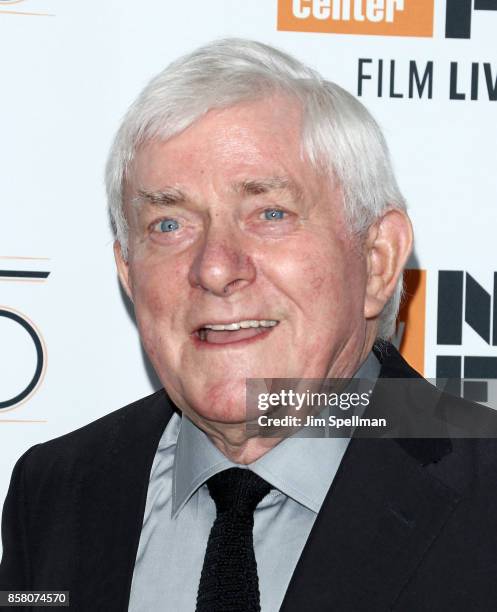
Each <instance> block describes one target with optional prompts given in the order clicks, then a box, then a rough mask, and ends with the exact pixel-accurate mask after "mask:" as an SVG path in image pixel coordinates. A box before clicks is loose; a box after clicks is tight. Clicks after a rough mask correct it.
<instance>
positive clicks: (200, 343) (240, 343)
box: [192, 325, 278, 350]
mask: <svg viewBox="0 0 497 612" xmlns="http://www.w3.org/2000/svg"><path fill="white" fill-rule="evenodd" d="M275 327H278V326H277V325H275V326H274V327H266V328H262V330H261V331H260V332H259V333H258V334H257V335H255V336H252V337H251V338H245V339H243V340H237V341H235V342H223V343H222V344H221V343H215V342H207V341H206V340H200V338H199V337H198V335H197V334H196V333H194V334H192V338H193V343H194V344H195V347H196V348H199V349H208V350H215V349H218V350H219V349H224V348H243V347H245V346H248V345H249V344H254V343H255V342H259V341H260V340H264V338H267V337H268V335H269V334H270V333H271V332H272V331H273V330H274V329H275Z"/></svg>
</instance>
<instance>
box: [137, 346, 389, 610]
mask: <svg viewBox="0 0 497 612" xmlns="http://www.w3.org/2000/svg"><path fill="white" fill-rule="evenodd" d="M379 369H380V364H379V362H378V360H377V359H376V357H375V356H374V354H373V353H370V355H369V356H368V358H367V359H366V361H365V362H364V363H363V365H362V366H361V368H360V369H359V370H358V371H357V372H356V374H355V377H359V378H367V379H369V380H370V381H375V380H376V379H377V377H378V373H379ZM301 433H302V432H300V433H297V434H295V435H293V436H292V437H290V438H287V439H286V440H283V441H282V442H280V443H279V444H278V445H276V446H275V447H274V448H272V449H271V450H270V451H268V452H267V453H266V454H265V455H263V456H262V457H261V458H260V459H258V460H257V461H255V462H254V463H251V464H249V465H247V466H240V465H237V464H234V463H232V462H231V461H230V460H229V459H228V458H227V457H225V456H224V455H223V454H222V453H221V452H220V451H219V450H218V449H217V448H216V447H215V446H214V444H213V443H212V442H211V441H210V439H209V438H208V437H207V435H206V434H205V433H204V432H203V431H201V430H200V429H199V428H197V427H196V426H195V425H194V424H193V423H192V422H191V421H190V420H189V419H188V418H186V417H184V416H183V417H180V416H179V415H177V414H174V415H173V417H172V418H171V420H170V421H169V423H168V425H167V427H166V428H165V430H164V433H163V435H162V437H161V439H160V442H159V445H158V448H157V452H156V454H155V458H154V461H153V464H152V469H151V472H150V481H149V486H148V492H147V501H146V506H145V514H144V520H143V526H142V531H141V536H140V543H139V546H138V552H137V556H136V561H135V568H134V573H133V582H132V585H131V596H130V604H129V610H130V611H131V612H151V611H152V610H153V611H154V612H163V611H164V612H169V611H170V612H194V610H195V605H196V597H197V589H198V584H199V581H200V573H201V571H202V565H203V561H204V554H205V549H206V546H207V540H208V538H209V532H210V529H211V527H212V523H213V522H214V519H215V517H216V509H215V505H214V502H213V501H212V499H211V497H210V495H209V491H208V489H207V485H206V484H205V483H206V481H207V480H208V479H209V478H210V477H211V476H213V475H214V474H217V473H218V472H221V471H222V470H225V469H227V468H230V467H234V466H236V467H243V468H246V469H249V470H252V471H253V472H255V473H256V474H258V475H259V476H261V478H264V480H266V481H267V482H269V483H270V484H271V485H272V487H273V490H272V491H271V492H270V493H269V494H268V495H267V496H266V497H265V498H264V499H263V500H262V501H261V502H260V504H259V505H258V506H257V508H256V510H255V513H254V551H255V557H256V561H257V568H258V575H259V589H260V595H261V611H262V612H276V611H277V610H279V608H280V606H281V604H282V602H283V598H284V595H285V592H286V590H287V588H288V585H289V582H290V579H291V577H292V574H293V571H294V569H295V566H296V565H297V561H298V559H299V557H300V554H301V552H302V549H303V548H304V545H305V543H306V541H307V538H308V536H309V533H310V531H311V528H312V526H313V524H314V521H315V519H316V516H317V514H318V512H319V510H320V508H321V505H322V503H323V501H324V498H325V496H326V494H327V492H328V489H329V488H330V486H331V483H332V482H333V479H334V477H335V474H336V472H337V470H338V467H339V465H340V462H341V460H342V457H343V455H344V453H345V451H346V449H347V446H348V443H349V439H348V438H312V437H305V436H304V435H301Z"/></svg>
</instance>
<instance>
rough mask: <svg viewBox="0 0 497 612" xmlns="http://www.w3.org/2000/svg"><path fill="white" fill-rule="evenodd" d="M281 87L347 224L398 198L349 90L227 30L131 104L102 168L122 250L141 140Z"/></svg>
mask: <svg viewBox="0 0 497 612" xmlns="http://www.w3.org/2000/svg"><path fill="white" fill-rule="evenodd" d="M274 93H283V94H285V95H288V96H292V97H294V98H296V99H297V100H298V101H299V103H300V105H301V107H302V112H303V124H302V155H303V157H304V156H305V157H306V158H307V159H308V160H309V161H310V162H311V164H313V165H314V167H315V168H316V169H317V170H318V171H320V172H323V171H324V172H327V173H328V176H329V177H330V179H331V178H332V177H333V178H335V179H337V180H338V181H339V184H340V186H341V188H342V193H343V204H344V210H345V215H346V218H347V220H348V222H349V225H350V229H351V231H352V232H354V233H357V234H362V233H363V232H364V231H365V230H367V228H368V227H369V226H370V225H371V224H372V223H373V222H374V221H375V220H376V219H378V218H379V217H380V215H381V214H383V213H384V212H385V211H386V210H388V209H391V208H397V209H402V210H405V208H406V205H405V201H404V198H403V197H402V194H401V193H400V190H399V187H398V185H397V182H396V180H395V176H394V174H393V170H392V166H391V162H390V157H389V153H388V148H387V145H386V143H385V140H384V138H383V135H382V133H381V130H380V128H379V126H378V125H377V123H376V122H375V120H374V119H373V117H372V116H371V114H370V113H369V112H368V110H367V109H366V108H365V107H364V106H363V105H362V104H361V103H360V102H359V101H358V100H357V99H356V98H354V96H352V95H351V94H349V93H348V92H347V91H345V90H344V89H342V88H341V87H339V86H338V85H336V84H335V83H332V82H330V81H326V80H324V79H323V78H322V77H321V76H320V75H319V74H318V73H317V72H316V71H314V70H312V69H311V68H309V67H307V66H305V65H303V64H302V63H300V62H299V61H298V60H296V59H295V58H293V57H292V56H290V55H288V54H286V53H283V52H282V51H279V50H277V49H274V48H273V47H270V46H268V45H264V44H262V43H259V42H255V41H250V40H243V39H225V40H219V41H215V42H212V43H209V44H207V45H205V46H203V47H200V48H199V49H197V50H196V51H194V52H193V53H190V54H188V55H185V56H184V57H181V58H179V59H178V60H176V61H175V62H173V63H172V64H170V65H169V66H168V67H167V68H166V69H165V70H163V71H162V72H160V73H159V74H158V75H157V76H156V77H155V78H153V79H152V80H151V81H150V83H149V84H148V85H147V86H146V87H145V89H144V90H143V91H142V92H141V94H140V95H139V96H138V98H137V99H136V100H135V102H134V103H133V104H132V105H131V107H130V108H129V110H128V112H127V114H126V116H125V117H124V120H123V122H122V124H121V127H120V128H119V130H118V132H117V134H116V137H115V140H114V143H113V145H112V148H111V151H110V154H109V158H108V162H107V168H106V186H107V197H108V202H109V212H110V218H111V223H112V227H113V230H114V233H115V236H116V239H117V240H118V241H119V243H120V245H121V250H122V252H123V255H124V257H127V238H128V236H127V233H128V225H127V221H126V217H125V212H124V202H123V200H124V198H123V195H124V185H125V180H126V173H127V171H128V169H129V167H130V164H131V162H132V161H133V159H134V156H135V154H136V151H137V149H138V147H139V146H140V145H142V144H143V143H145V142H147V141H149V140H151V139H160V140H162V141H165V140H167V139H169V138H171V137H172V136H174V135H176V134H179V133H180V132H182V131H183V130H185V129H186V128H187V127H188V126H190V125H191V124H192V123H193V122H195V121H196V120H197V119H199V118H200V117H202V116H203V115H205V114H206V113H207V112H208V111H209V110H211V109H216V108H227V107H230V106H233V105H235V104H237V103H240V102H246V101H250V100H258V99H261V98H266V97H268V96H269V95H271V94H274ZM401 296H402V277H401V278H400V279H399V282H398V285H397V287H396V290H395V292H394V294H393V296H392V297H391V298H390V300H389V302H388V303H387V304H386V306H385V308H384V309H383V312H382V313H381V316H380V319H379V330H378V337H380V338H389V337H391V336H392V335H393V333H394V331H395V320H396V317H397V313H398V309H399V304H400V299H401Z"/></svg>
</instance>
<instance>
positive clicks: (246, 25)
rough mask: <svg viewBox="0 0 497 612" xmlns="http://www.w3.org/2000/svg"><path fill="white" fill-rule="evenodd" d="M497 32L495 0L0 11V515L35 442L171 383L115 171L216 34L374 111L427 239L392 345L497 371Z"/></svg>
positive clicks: (72, 5)
mask: <svg viewBox="0 0 497 612" xmlns="http://www.w3.org/2000/svg"><path fill="white" fill-rule="evenodd" d="M496 31H497V0H447V1H446V2H445V1H443V0H251V1H250V2H247V0H189V1H188V2H177V1H172V0H166V1H163V2H156V1H155V0H141V1H140V2H137V1H136V0H106V1H105V2H101V1H99V0H85V1H84V2H83V1H82V0H72V1H71V2H68V0H0V49H1V57H2V62H1V63H0V83H1V97H0V174H1V180H0V203H1V217H0V218H1V222H0V448H1V464H0V503H3V499H4V497H5V493H6V490H7V486H8V482H9V478H10V473H11V470H12V467H13V465H14V462H15V460H16V459H17V458H18V457H19V455H20V454H21V453H22V452H24V451H25V450H26V449H27V448H28V447H30V446H31V445H33V444H35V443H38V442H42V441H45V440H48V439H50V438H53V437H56V436H59V435H62V434H64V433H66V432H68V431H71V430H73V429H76V428H77V427H80V426H82V425H84V424H86V423H88V422H90V421H92V420H95V419H96V418H98V417H100V416H102V415H104V414H106V413H108V412H110V411H112V410H115V409H117V408H119V407H121V406H123V405H125V404H127V403H129V402H131V401H133V400H135V399H137V398H139V397H141V396H144V395H147V394H148V393H150V392H151V391H152V390H153V389H156V388H158V387H159V386H160V383H159V382H158V381H157V379H156V378H155V376H154V373H153V371H152V370H151V368H150V366H149V365H148V364H147V361H146V359H145V357H144V355H143V353H142V350H141V347H140V343H139V340H138V336H137V333H136V328H135V326H134V322H133V315H132V312H131V310H130V308H129V306H128V305H127V304H126V302H125V300H124V299H123V294H122V292H121V291H120V289H119V286H118V281H117V277H116V272H115V269H114V261H113V254H112V235H111V232H110V229H109V225H108V221H107V214H106V201H105V194H104V188H103V168H104V163H105V159H106V155H107V151H108V148H109V145H110V142H111V139H112V136H113V134H114V132H115V130H116V128H117V126H118V123H119V121H120V119H121V118H122V116H123V114H124V112H125V110H126V108H127V106H128V105H129V104H130V102H131V101H132V100H133V99H134V97H135V96H136V94H137V93H138V91H139V90H140V89H141V88H142V87H143V86H144V85H145V83H146V82H147V81H148V80H149V79H150V78H151V77H152V76H153V75H154V74H155V73H157V72H158V71H159V70H161V69H162V68H163V67H164V66H165V65H166V64H168V63H169V62H170V61H171V60H173V59H175V58H176V57H178V56H179V55H181V54H183V53H186V52H188V51H190V50H193V49H194V48H195V47H197V46H199V45H201V44H203V43H205V42H207V41H209V40H212V39H215V38H221V37H226V36H236V37H246V38H251V39H256V40H259V41H262V42H265V43H269V44H272V45H275V46H277V47H280V48H281V49H283V50H286V51H289V52H290V53H293V54H295V55H296V56H297V57H298V58H299V59H301V60H303V61H304V62H305V63H307V64H309V65H311V66H312V67H314V68H316V69H317V70H319V71H320V72H321V73H322V74H323V75H324V76H325V77H326V78H328V79H330V80H333V81H336V82H337V83H338V84H340V85H341V86H343V87H345V88H346V89H347V90H349V91H350V92H351V93H353V94H354V95H356V96H358V97H359V99H360V100H361V101H362V102H363V103H364V104H365V105H366V106H367V107H368V108H369V109H370V110H371V111H372V112H373V114H374V115H375V117H376V118H377V120H378V122H379V123H380V125H381V126H382V128H383V130H384V132H385V135H386V138H387V140H388V143H389V146H390V149H391V153H392V157H393V160H394V166H395V170H396V173H397V176H398V180H399V183H400V185H401V188H402V190H403V192H404V194H405V196H406V198H407V201H408V203H409V211H410V214H411V217H412V220H413V224H414V229H415V234H416V245H415V252H414V254H413V256H412V258H411V261H410V262H409V266H408V267H409V271H408V272H407V274H406V280H407V286H408V294H409V302H408V303H407V304H406V306H405V308H404V309H403V311H402V313H401V317H400V322H399V327H398V334H397V336H396V339H395V340H396V343H397V344H398V345H400V346H401V348H402V351H403V353H404V355H405V356H406V357H407V358H408V359H409V360H410V361H411V363H412V364H413V365H414V366H415V367H416V368H417V369H418V370H419V371H421V372H422V373H424V375H425V376H427V377H430V378H434V377H436V376H438V377H445V376H455V377H460V376H464V377H466V378H472V379H476V380H478V379H484V378H497V249H496V240H497V178H496V167H497V163H496V162H497V154H496V143H497V46H496V44H495V32H496ZM483 384H484V383H483ZM481 392H482V393H483V395H484V393H485V389H483V390H482V391H481Z"/></svg>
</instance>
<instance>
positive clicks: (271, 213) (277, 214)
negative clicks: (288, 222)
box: [264, 208, 285, 221]
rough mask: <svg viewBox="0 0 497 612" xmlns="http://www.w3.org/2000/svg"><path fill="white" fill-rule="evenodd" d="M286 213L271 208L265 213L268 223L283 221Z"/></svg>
mask: <svg viewBox="0 0 497 612" xmlns="http://www.w3.org/2000/svg"><path fill="white" fill-rule="evenodd" d="M284 214H285V212H284V211H283V210H278V209H277V208H269V209H268V210H265V211H264V218H265V219H267V220H268V221H276V220H279V219H283V216H284Z"/></svg>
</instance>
